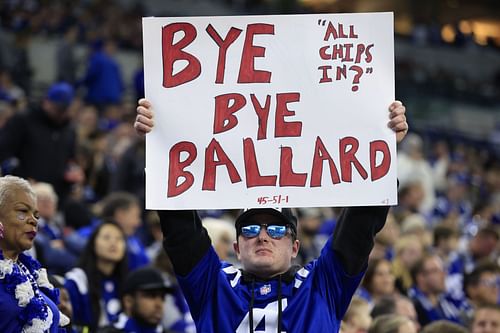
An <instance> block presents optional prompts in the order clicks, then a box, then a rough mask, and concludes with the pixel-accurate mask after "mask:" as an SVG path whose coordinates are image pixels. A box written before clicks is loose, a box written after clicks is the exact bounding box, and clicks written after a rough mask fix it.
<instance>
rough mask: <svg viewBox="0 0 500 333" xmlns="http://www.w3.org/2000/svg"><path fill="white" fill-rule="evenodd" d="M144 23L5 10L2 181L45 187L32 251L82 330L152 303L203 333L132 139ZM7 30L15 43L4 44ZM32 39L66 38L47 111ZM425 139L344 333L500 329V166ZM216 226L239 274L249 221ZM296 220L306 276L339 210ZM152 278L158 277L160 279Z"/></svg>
mask: <svg viewBox="0 0 500 333" xmlns="http://www.w3.org/2000/svg"><path fill="white" fill-rule="evenodd" d="M142 15H143V10H142V9H141V8H140V6H139V5H135V6H132V7H130V8H125V7H124V8H122V7H117V6H114V4H113V2H112V1H99V2H88V1H79V2H71V4H70V2H64V1H61V2H54V3H53V4H51V3H50V2H48V3H47V4H45V3H44V2H43V1H34V0H33V1H21V2H18V1H5V2H2V4H1V5H0V19H1V21H0V22H1V24H0V40H1V43H2V45H9V47H5V48H4V47H2V49H1V50H0V167H1V174H2V175H5V174H11V173H13V174H17V175H20V176H22V177H24V178H27V179H30V180H32V181H33V183H34V188H35V191H36V193H37V198H38V207H39V210H40V220H39V234H38V235H37V237H36V243H35V247H34V249H33V253H32V254H33V255H34V256H35V257H36V258H37V259H38V260H39V261H40V262H41V263H42V265H43V266H44V267H46V268H47V269H48V271H49V273H50V274H51V275H52V279H53V280H54V283H58V285H59V286H60V287H61V288H62V290H63V291H64V293H63V294H62V295H63V296H64V295H67V297H62V301H61V304H60V307H61V310H62V311H63V312H64V313H65V314H66V315H68V316H69V317H70V318H72V319H73V323H74V325H73V326H74V327H73V328H74V330H75V331H85V330H88V329H91V330H96V329H97V328H98V327H101V330H102V331H107V332H111V328H109V325H110V324H111V323H113V322H117V323H120V324H119V325H118V326H117V327H119V328H121V329H124V327H125V326H126V325H127V324H126V322H125V321H124V320H123V318H122V319H120V316H121V315H122V314H126V315H128V316H130V315H131V314H132V313H135V312H134V311H136V312H137V309H138V308H140V309H143V308H141V307H140V306H138V304H143V303H141V302H143V299H142V298H141V297H150V298H151V299H153V298H154V299H156V300H157V301H156V303H155V304H156V305H155V306H151V307H150V309H151V310H150V311H149V312H148V313H146V314H143V313H142V314H139V315H143V316H144V318H147V320H149V321H150V322H151V323H155V324H156V325H160V326H162V327H163V328H164V329H165V330H168V331H172V332H195V328H194V325H193V322H192V319H191V318H190V315H189V310H188V308H187V305H186V303H185V301H184V300H183V297H182V293H181V292H180V290H179V288H178V287H177V285H176V281H175V277H174V274H173V272H172V268H171V266H170V264H169V261H168V258H167V257H166V254H165V253H164V251H162V250H161V239H162V235H161V230H160V228H159V220H158V217H157V216H156V214H155V213H152V212H145V211H144V209H143V202H144V142H143V140H142V139H141V138H139V137H137V136H136V135H135V134H134V131H133V128H132V123H133V118H134V116H135V102H127V101H128V100H132V101H135V100H136V98H137V97H141V96H143V93H144V92H143V89H144V88H143V80H142V79H141V73H140V72H139V73H138V75H137V77H136V80H135V82H124V81H123V78H122V77H121V70H120V67H119V65H118V63H117V62H116V60H115V51H116V49H117V48H120V49H124V48H129V49H136V50H137V49H139V48H141V47H142V45H141V36H140V35H141V31H140V29H141V27H140V17H141V16H142ZM2 29H5V30H6V31H9V32H13V33H14V35H13V36H14V39H8V38H7V39H5V44H4V38H6V37H5V36H4V35H2ZM33 34H47V35H52V36H56V37H60V38H61V45H60V46H59V49H58V52H57V59H55V60H54V61H56V63H57V66H56V67H57V68H58V74H57V81H58V82H57V83H54V84H52V85H51V86H50V87H49V89H47V90H46V91H45V92H44V93H43V98H41V99H40V100H34V99H33V96H32V95H31V89H30V88H31V85H30V82H31V81H30V80H31V79H30V78H31V75H32V73H31V72H30V70H29V68H30V66H29V63H28V60H27V56H26V47H27V43H29V38H30V36H31V35H33ZM75 43H84V44H86V45H89V46H88V48H89V58H88V63H87V65H86V71H85V75H84V76H83V77H78V75H77V72H76V71H75V68H76V67H77V65H76V64H75V58H74V55H73V54H72V51H71V50H72V47H73V46H74V45H75ZM63 81H64V82H63ZM126 86H129V87H130V86H133V87H134V89H133V91H134V93H133V95H134V96H132V98H129V99H127V98H125V97H126V96H125V88H126ZM425 139H426V140H427V141H426V140H423V139H422V137H421V136H419V135H418V134H416V133H412V134H410V135H408V137H407V138H406V140H405V141H404V143H403V144H402V146H401V147H400V151H399V155H398V174H399V182H400V183H399V204H398V205H397V206H396V207H393V208H392V210H391V213H390V216H389V218H388V220H387V223H386V226H385V227H384V229H383V230H382V231H381V232H380V233H379V234H378V236H377V238H376V244H375V248H374V250H373V252H372V254H371V257H370V263H369V265H368V269H367V273H366V275H365V277H364V280H363V282H362V285H361V286H360V288H359V290H358V292H357V295H356V296H355V298H354V299H353V301H352V303H351V306H350V308H349V310H348V311H347V314H346V316H345V318H344V321H343V324H342V328H341V332H343V333H348V332H358V331H359V330H363V329H364V330H368V329H369V332H398V331H397V330H394V327H396V329H400V330H399V332H404V325H407V323H408V322H409V321H410V322H412V323H414V324H416V326H417V327H419V328H421V329H422V332H448V331H446V330H449V332H462V331H463V330H462V331H461V330H460V329H461V328H465V327H470V328H471V330H472V332H473V333H478V332H500V307H498V304H499V301H500V282H499V281H500V280H499V278H500V275H499V268H500V266H499V264H500V261H499V259H498V258H499V257H498V254H499V251H500V242H499V229H498V228H499V225H500V163H499V160H498V156H497V155H495V151H492V150H488V149H480V148H478V147H477V146H474V145H468V144H466V143H463V142H461V143H457V142H453V141H449V140H445V139H433V140H432V141H429V140H428V138H425ZM202 213H203V216H204V217H205V220H204V226H205V227H206V229H207V230H208V232H209V235H210V237H211V239H212V242H213V245H214V247H215V249H216V251H217V253H218V254H219V256H220V257H221V258H222V259H224V260H227V261H230V262H232V263H236V259H235V255H234V252H233V248H232V242H233V241H234V240H235V230H234V227H233V225H232V223H233V221H234V213H235V212H234V211H203V212H202ZM297 213H298V216H299V220H300V222H299V240H300V241H301V248H300V252H299V255H298V257H297V260H296V261H297V264H300V265H304V264H306V263H307V262H309V261H310V260H313V259H314V258H316V257H317V256H318V255H319V251H320V249H321V247H322V245H323V244H324V242H325V240H326V238H327V237H328V235H329V234H331V232H332V231H333V230H334V228H335V220H336V217H337V216H338V213H339V210H338V209H336V208H309V209H299V210H297ZM145 267H147V268H145ZM150 267H154V268H150ZM143 269H153V270H154V272H156V273H158V274H159V276H160V278H159V280H158V279H156V280H154V277H155V276H157V275H155V274H156V273H151V272H150V271H148V272H146V273H147V274H146V273H144V272H143V271H141V270H143ZM129 272H131V273H129ZM134 274H136V275H138V276H139V277H137V276H134ZM141 274H142V275H141ZM144 274H146V275H147V276H149V277H151V276H153V278H152V279H153V281H152V282H151V283H152V284H153V285H154V286H155V287H156V289H153V291H151V288H150V289H148V288H143V289H141V284H140V283H132V282H130V279H131V280H132V281H143V279H142V278H141V276H146V275H144ZM162 281H163V282H164V283H163V282H162ZM127 288H128V289H127ZM134 288H136V289H137V290H139V291H140V293H137V290H136V289H134ZM123 290H125V292H123ZM120 291H122V292H120ZM71 306H73V308H77V309H78V311H71ZM147 308H148V307H146V309H147ZM63 309H64V310H63ZM0 320H1V319H0ZM145 320H146V319H145ZM120 325H121V326H120ZM492 325H498V328H497V331H487V330H481V329H482V328H484V327H487V326H488V327H489V326H492ZM391 327H392V328H391ZM401 327H403V328H401ZM450 327H451V328H450ZM391 329H392V330H391ZM453 329H455V330H453Z"/></svg>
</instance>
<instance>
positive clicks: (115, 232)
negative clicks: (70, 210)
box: [65, 222, 128, 330]
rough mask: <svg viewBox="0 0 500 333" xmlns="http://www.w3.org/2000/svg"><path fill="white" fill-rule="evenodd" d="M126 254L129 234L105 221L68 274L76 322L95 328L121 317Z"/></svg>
mask: <svg viewBox="0 0 500 333" xmlns="http://www.w3.org/2000/svg"><path fill="white" fill-rule="evenodd" d="M125 254H126V242H125V234H124V233H123V231H122V230H121V228H120V227H119V226H118V225H117V224H115V223H112V222H103V223H102V224H101V225H99V226H98V227H97V228H96V229H95V230H94V232H93V233H92V234H91V236H90V238H89V240H88V242H87V245H86V247H85V249H84V250H83V252H82V255H81V257H80V261H79V263H78V264H77V266H76V267H75V268H73V269H72V270H70V271H69V272H68V273H66V275H65V277H66V282H65V287H66V289H67V290H68V292H69V295H70V299H71V305H72V306H73V309H77V311H75V312H74V315H73V317H74V323H75V324H76V325H82V326H86V327H87V329H89V328H90V329H91V330H95V329H96V328H97V327H99V326H105V325H109V324H110V323H113V322H115V321H116V320H117V319H118V315H119V314H120V312H121V310H122V309H121V305H120V301H119V290H120V288H121V286H122V284H123V279H124V278H125V276H126V275H127V272H128V264H127V256H126V255H125Z"/></svg>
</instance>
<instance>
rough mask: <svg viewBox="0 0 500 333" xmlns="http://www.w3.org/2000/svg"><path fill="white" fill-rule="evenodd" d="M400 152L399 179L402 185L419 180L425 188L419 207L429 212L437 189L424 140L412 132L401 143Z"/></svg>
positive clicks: (422, 210)
mask: <svg viewBox="0 0 500 333" xmlns="http://www.w3.org/2000/svg"><path fill="white" fill-rule="evenodd" d="M400 147H401V148H400V152H399V153H398V179H399V181H400V183H401V187H405V186H406V184H408V183H414V182H419V183H420V184H421V185H422V189H423V194H424V195H423V200H422V202H421V204H420V206H419V207H418V209H419V211H420V212H421V213H424V214H425V213H428V212H429V211H431V209H432V208H433V207H434V202H435V196H436V195H435V192H434V191H435V190H434V183H433V182H432V179H433V177H432V169H431V166H430V164H429V162H428V161H427V160H426V159H425V155H424V151H423V149H424V146H423V141H422V139H421V138H420V136H418V135H417V134H415V133H410V134H408V135H407V136H406V138H405V140H404V141H403V142H402V143H401V145H400Z"/></svg>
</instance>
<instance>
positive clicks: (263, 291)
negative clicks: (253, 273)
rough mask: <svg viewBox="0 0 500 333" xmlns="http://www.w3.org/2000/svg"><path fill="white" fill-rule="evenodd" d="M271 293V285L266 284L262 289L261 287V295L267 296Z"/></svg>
mask: <svg viewBox="0 0 500 333" xmlns="http://www.w3.org/2000/svg"><path fill="white" fill-rule="evenodd" d="M270 292H271V285H270V284H265V285H263V286H262V287H260V294H261V295H267V294H269V293H270Z"/></svg>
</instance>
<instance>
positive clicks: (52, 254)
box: [33, 183, 77, 275]
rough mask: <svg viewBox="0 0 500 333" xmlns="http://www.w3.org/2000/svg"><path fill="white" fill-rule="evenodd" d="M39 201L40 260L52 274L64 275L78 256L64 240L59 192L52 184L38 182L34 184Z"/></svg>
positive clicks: (38, 238) (38, 237)
mask: <svg viewBox="0 0 500 333" xmlns="http://www.w3.org/2000/svg"><path fill="white" fill-rule="evenodd" d="M33 190H34V191H35V194H36V197H37V203H38V213H39V216H40V218H39V219H38V234H37V238H36V239H35V242H36V243H37V245H38V247H37V250H39V252H38V253H37V255H38V258H39V260H40V261H41V262H42V263H44V265H45V267H46V268H47V271H48V272H49V273H50V274H59V275H62V274H64V273H66V272H67V271H69V270H70V269H71V268H73V267H74V265H75V264H76V260H77V256H76V254H74V253H72V252H71V251H69V250H68V249H67V248H66V244H65V241H64V231H63V226H64V222H63V221H62V216H61V215H60V214H58V211H57V200H58V198H57V194H56V192H55V191H54V188H53V187H52V185H50V184H48V183H36V184H34V185H33Z"/></svg>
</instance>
